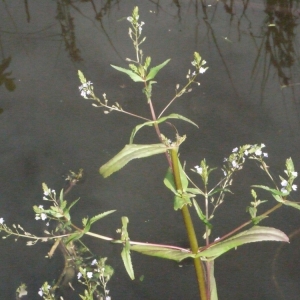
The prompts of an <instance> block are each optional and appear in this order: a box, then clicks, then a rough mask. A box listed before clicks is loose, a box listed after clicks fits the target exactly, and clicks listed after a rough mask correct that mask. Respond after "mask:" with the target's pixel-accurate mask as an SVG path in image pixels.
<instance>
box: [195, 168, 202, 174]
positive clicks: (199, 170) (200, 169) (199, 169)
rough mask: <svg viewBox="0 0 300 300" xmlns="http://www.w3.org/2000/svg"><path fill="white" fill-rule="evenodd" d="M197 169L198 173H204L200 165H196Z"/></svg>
mask: <svg viewBox="0 0 300 300" xmlns="http://www.w3.org/2000/svg"><path fill="white" fill-rule="evenodd" d="M195 170H196V172H197V173H198V174H200V175H201V174H202V168H201V167H199V166H195Z"/></svg>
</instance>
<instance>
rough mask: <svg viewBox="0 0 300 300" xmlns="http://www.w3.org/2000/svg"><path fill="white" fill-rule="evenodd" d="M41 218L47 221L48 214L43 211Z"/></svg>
mask: <svg viewBox="0 0 300 300" xmlns="http://www.w3.org/2000/svg"><path fill="white" fill-rule="evenodd" d="M41 219H42V220H43V221H45V220H46V219H47V215H46V214H45V213H41Z"/></svg>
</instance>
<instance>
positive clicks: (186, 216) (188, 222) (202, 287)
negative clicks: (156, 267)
mask: <svg viewBox="0 0 300 300" xmlns="http://www.w3.org/2000/svg"><path fill="white" fill-rule="evenodd" d="M170 152H171V159H172V169H173V176H174V181H175V184H176V189H177V191H179V192H181V193H183V189H182V184H181V178H180V172H179V166H178V155H177V149H176V148H175V149H171V150H170ZM181 212H182V216H183V220H184V224H185V227H186V230H187V234H188V238H189V242H190V246H191V250H192V253H193V254H196V253H198V248H199V247H198V241H197V237H196V233H195V229H194V225H193V221H192V218H191V215H190V212H189V209H188V207H187V206H186V205H184V206H183V207H182V209H181ZM194 266H195V270H196V275H197V282H198V287H199V294H200V299H201V300H207V299H208V297H207V293H208V292H209V291H207V289H206V283H205V271H204V267H203V264H202V262H201V260H200V258H194Z"/></svg>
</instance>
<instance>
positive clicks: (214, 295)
mask: <svg viewBox="0 0 300 300" xmlns="http://www.w3.org/2000/svg"><path fill="white" fill-rule="evenodd" d="M214 264H215V262H214V260H211V261H208V262H207V267H208V269H209V282H210V284H209V286H210V300H218V292H217V284H216V279H215V274H214Z"/></svg>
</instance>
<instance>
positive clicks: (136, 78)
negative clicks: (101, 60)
mask: <svg viewBox="0 0 300 300" xmlns="http://www.w3.org/2000/svg"><path fill="white" fill-rule="evenodd" d="M111 66H112V67H113V68H115V69H116V70H118V71H120V72H123V73H126V74H127V75H128V76H129V77H130V78H131V79H132V80H133V81H134V82H144V81H145V80H144V79H143V78H142V77H141V76H139V75H138V74H136V73H134V72H132V71H131V70H128V69H124V68H121V67H117V66H114V65H111Z"/></svg>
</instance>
